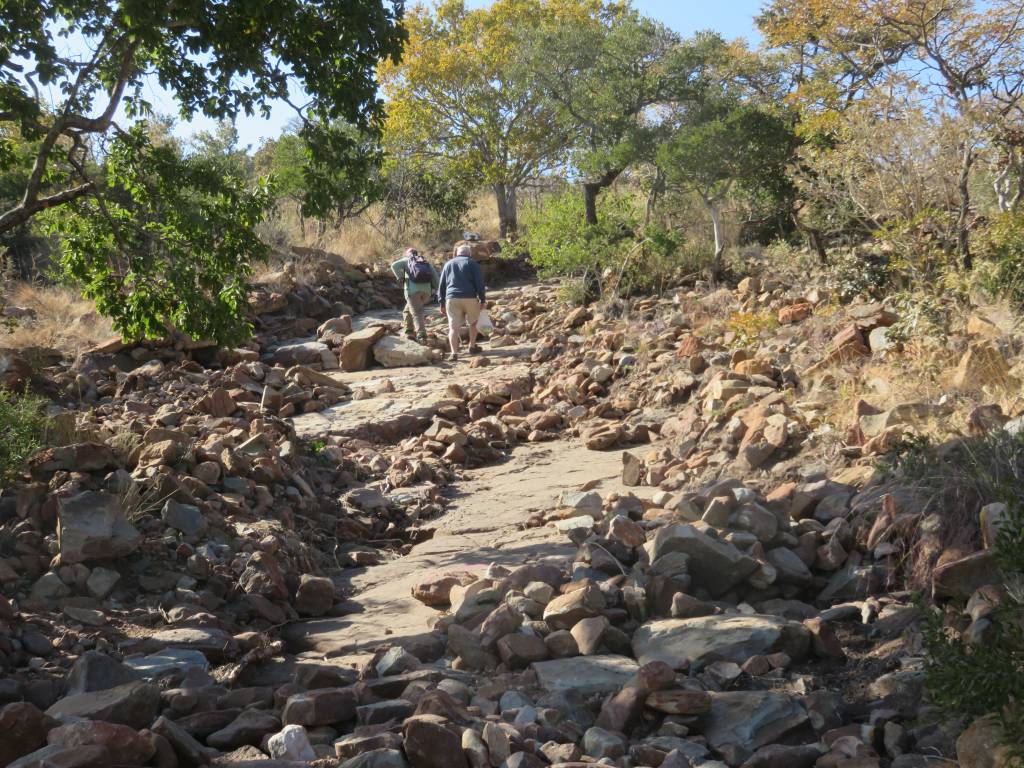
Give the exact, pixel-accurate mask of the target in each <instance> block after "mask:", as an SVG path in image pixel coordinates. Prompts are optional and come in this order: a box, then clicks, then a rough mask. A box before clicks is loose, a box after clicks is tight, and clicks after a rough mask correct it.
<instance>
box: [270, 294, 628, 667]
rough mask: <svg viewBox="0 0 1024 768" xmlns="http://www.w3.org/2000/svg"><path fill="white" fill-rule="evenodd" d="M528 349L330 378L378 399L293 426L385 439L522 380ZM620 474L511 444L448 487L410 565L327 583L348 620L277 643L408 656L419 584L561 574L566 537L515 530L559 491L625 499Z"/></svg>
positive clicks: (406, 560)
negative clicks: (394, 649) (453, 575)
mask: <svg viewBox="0 0 1024 768" xmlns="http://www.w3.org/2000/svg"><path fill="white" fill-rule="evenodd" d="M510 292H511V291H510V289H506V290H502V291H496V292H494V294H493V295H494V299H495V300H496V301H498V302H501V301H502V300H503V299H505V298H507V297H508V296H509V294H510ZM400 321H401V312H399V311H397V310H390V311H389V310H380V311H375V312H370V313H366V314H364V315H360V316H358V317H355V318H353V320H352V327H353V330H356V331H358V330H360V329H362V328H366V327H368V326H370V325H371V324H373V323H379V322H388V323H395V322H400ZM429 321H430V324H431V326H433V328H432V330H434V331H435V333H439V332H440V331H441V330H443V321H441V320H439V318H438V317H437V311H436V309H433V311H432V313H431V315H430V316H429ZM534 350H535V345H534V344H531V343H519V344H511V345H509V346H507V347H501V348H498V349H491V348H486V349H485V352H484V354H483V355H481V356H480V357H464V358H463V359H461V360H459V361H458V362H457V363H455V364H454V365H453V364H450V363H438V364H435V365H432V366H415V367H397V368H388V369H372V370H368V371H357V372H351V373H348V372H331V373H328V375H329V376H330V377H331V378H333V379H335V380H337V381H338V382H340V383H342V384H344V385H345V386H348V387H351V388H353V389H357V388H365V389H367V390H370V391H379V390H381V389H383V390H384V391H383V392H382V393H381V394H378V395H377V396H376V397H373V398H368V399H365V400H350V401H348V402H345V403H341V404H339V405H336V406H333V407H330V408H328V409H326V410H324V411H320V412H317V413H311V414H304V415H301V416H297V417H296V418H295V419H294V420H293V422H294V424H295V431H296V434H297V435H298V436H299V437H301V438H303V439H306V440H311V441H316V440H320V439H324V438H328V437H330V436H339V435H370V436H375V437H378V438H380V437H384V438H388V437H391V438H392V439H393V438H394V436H395V435H397V434H401V433H402V432H403V431H405V430H407V429H408V428H409V424H410V422H411V421H412V420H415V419H429V418H433V417H434V415H435V414H436V411H437V405H438V403H441V402H443V401H445V400H446V399H448V389H449V387H451V386H452V385H456V386H462V387H465V386H481V385H483V386H486V385H488V384H490V383H492V382H495V381H501V380H505V379H509V378H514V377H517V376H523V375H527V374H529V372H530V367H531V363H530V356H531V355H532V354H533V353H534ZM481 359H483V360H485V361H486V362H487V363H488V364H487V365H485V366H479V367H474V366H473V361H479V360H481ZM621 468H622V459H621V457H620V454H619V453H616V452H612V453H594V452H592V451H588V450H587V449H586V448H585V447H584V446H583V445H581V444H580V443H579V441H573V440H558V441H556V442H553V443H543V444H536V443H527V444H524V445H521V446H517V447H516V448H514V449H513V450H512V452H511V456H510V457H509V459H508V460H507V461H504V462H502V463H500V464H497V465H494V466H486V467H481V468H478V469H474V470H470V471H467V472H466V473H464V475H465V476H464V478H463V479H462V480H461V481H459V482H457V483H456V484H454V485H453V486H451V487H450V488H449V489H448V492H447V493H446V496H448V501H449V503H448V506H447V508H446V511H445V514H444V516H443V517H442V518H440V519H438V520H436V521H433V522H431V523H429V524H427V525H426V526H424V527H425V529H426V530H430V531H432V532H433V537H432V538H430V539H429V540H427V541H425V542H423V543H420V544H417V545H415V546H414V547H413V548H412V551H411V552H409V553H408V554H407V555H404V556H399V557H395V558H393V559H391V560H389V561H388V562H386V563H384V564H381V565H378V566H371V567H369V568H367V569H365V570H362V571H360V572H356V573H351V572H345V573H344V574H343V575H341V576H338V577H336V578H335V583H336V584H337V586H338V587H339V590H340V591H341V593H342V594H348V595H349V596H350V601H351V604H352V605H351V607H352V609H353V611H354V612H353V613H352V614H351V615H348V616H345V617H340V618H329V619H317V620H310V621H305V622H298V623H295V624H292V625H291V626H290V627H289V628H288V629H287V630H286V632H285V638H286V640H287V641H288V642H289V645H290V647H291V648H292V649H293V650H295V651H299V652H301V651H308V652H312V653H315V654H316V653H319V654H330V655H337V654H340V653H351V652H355V651H364V650H367V649H372V648H374V647H376V646H378V645H380V644H382V643H395V644H399V645H402V644H404V645H409V646H410V647H411V646H412V644H414V643H415V642H416V641H418V640H419V641H422V639H423V637H424V635H427V634H428V629H429V627H428V622H429V620H430V619H431V618H432V617H436V616H437V611H436V610H434V609H431V608H429V607H427V606H425V605H424V604H423V603H422V602H420V601H418V600H416V599H414V598H413V597H412V591H413V587H414V586H415V585H416V584H417V583H419V582H423V581H429V580H430V578H431V577H432V576H434V577H436V576H437V575H438V574H440V573H444V572H447V571H452V570H472V569H478V570H486V568H487V566H488V565H489V564H491V563H496V564H498V565H502V566H505V567H516V566H519V565H524V564H526V563H537V562H552V563H555V564H557V565H559V566H564V565H565V563H566V562H567V560H568V558H570V557H571V556H572V554H573V551H574V550H573V548H572V546H571V545H570V544H569V542H568V541H567V540H566V539H565V536H564V534H563V533H562V532H561V531H558V530H557V529H553V528H529V529H525V530H524V523H525V522H526V520H527V518H528V517H529V516H530V515H531V514H535V513H544V512H546V511H547V510H550V509H552V508H555V507H556V506H557V505H558V501H559V497H560V496H561V495H562V493H563V492H565V491H567V490H570V491H571V490H572V489H574V488H577V489H578V488H583V487H586V488H587V489H588V490H590V489H593V490H597V491H599V492H604V493H607V492H610V491H613V490H620V489H624V486H622V484H621V478H620V475H621Z"/></svg>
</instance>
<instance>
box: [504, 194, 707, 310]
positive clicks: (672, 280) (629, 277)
mask: <svg viewBox="0 0 1024 768" xmlns="http://www.w3.org/2000/svg"><path fill="white" fill-rule="evenodd" d="M583 213H584V211H583V198H582V197H581V196H580V195H579V194H578V193H577V192H575V191H568V192H562V193H559V194H555V195H551V196H549V197H547V198H545V199H544V200H543V201H542V203H541V204H540V205H539V206H537V207H535V208H532V209H528V210H527V211H525V212H524V215H523V224H524V230H525V232H526V234H525V235H524V236H523V237H522V238H521V239H520V241H519V242H518V243H517V244H516V248H517V249H519V252H523V251H525V252H526V253H527V254H528V255H529V258H530V262H531V263H532V264H533V265H534V267H536V268H537V270H538V272H539V273H540V275H541V276H542V277H552V276H561V277H571V278H578V279H579V280H580V281H581V283H582V285H583V288H584V291H583V293H584V294H587V293H591V294H592V293H593V291H592V289H593V287H595V286H597V287H599V288H600V290H601V292H602V293H604V294H606V295H609V296H619V297H626V296H631V295H636V294H646V293H651V292H655V293H658V292H661V291H664V290H665V289H666V288H668V287H669V286H671V285H673V284H677V283H678V282H679V281H680V280H682V279H685V278H693V277H695V276H697V275H700V274H704V273H707V272H709V271H710V270H711V268H712V267H713V266H714V249H713V248H712V247H711V246H710V245H706V244H701V243H694V242H689V241H687V240H686V239H685V238H684V236H683V235H682V233H681V232H680V231H679V230H678V229H673V228H669V227H666V226H664V225H662V224H659V223H652V224H648V225H647V226H643V227H641V225H640V221H639V218H638V216H637V212H636V207H635V204H634V201H633V200H632V199H631V198H630V197H628V196H626V195H619V194H614V193H607V194H606V195H605V196H604V197H602V198H601V216H600V218H599V220H598V223H597V225H596V226H588V225H587V224H586V222H585V220H584V215H583ZM576 293H578V291H576ZM584 298H586V296H584ZM590 298H594V297H593V296H592V295H591V296H590Z"/></svg>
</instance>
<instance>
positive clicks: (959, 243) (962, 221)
mask: <svg viewBox="0 0 1024 768" xmlns="http://www.w3.org/2000/svg"><path fill="white" fill-rule="evenodd" d="M973 165H974V148H973V147H971V146H969V145H968V144H967V143H966V142H964V144H963V146H962V147H961V158H960V179H959V182H958V184H957V192H958V193H959V195H960V210H959V215H958V216H957V221H956V250H957V254H958V255H959V256H960V265H961V266H962V267H963V268H964V269H965V270H970V269H972V268H973V267H974V257H973V256H972V255H971V241H970V237H969V235H970V218H971V190H970V180H971V167H972V166H973Z"/></svg>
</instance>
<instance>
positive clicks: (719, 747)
mask: <svg viewBox="0 0 1024 768" xmlns="http://www.w3.org/2000/svg"><path fill="white" fill-rule="evenodd" d="M804 727H808V716H807V710H805V709H804V707H803V706H802V705H801V703H800V700H799V698H797V697H796V696H793V695H791V694H788V693H783V692H777V691H736V692H729V693H712V694H711V712H710V713H708V715H707V716H706V721H705V728H704V735H705V737H706V738H707V740H708V745H709V746H710V747H711V748H712V749H714V750H716V751H718V752H722V751H723V750H726V749H730V750H731V751H734V752H739V753H741V754H743V756H744V759H746V758H747V757H749V756H750V755H751V754H753V753H754V752H755V751H756V750H757V749H759V748H761V747H763V746H766V745H768V744H775V743H778V742H780V741H783V740H784V738H785V737H786V736H788V735H789V734H792V733H794V732H796V731H798V730H800V729H802V728H804Z"/></svg>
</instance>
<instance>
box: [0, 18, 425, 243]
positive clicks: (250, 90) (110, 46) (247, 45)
mask: <svg viewBox="0 0 1024 768" xmlns="http://www.w3.org/2000/svg"><path fill="white" fill-rule="evenodd" d="M403 7H404V3H403V2H401V0H393V1H392V0H321V1H320V2H313V1H312V0H254V2H246V3H209V2H206V1H205V0H173V1H171V0H156V1H155V2H154V1H153V0H125V1H123V2H115V0H98V1H97V0H88V2H86V0H42V2H40V1H39V0H31V2H30V1H29V0H7V2H6V3H5V4H4V12H3V20H2V22H0V51H2V52H3V56H2V57H0V121H11V122H14V123H15V124H16V125H17V126H18V127H19V129H20V131H21V133H22V134H23V135H24V136H25V137H26V138H34V139H39V140H40V144H39V149H38V152H37V154H36V158H35V165H34V168H33V171H32V174H31V175H30V177H29V179H28V182H27V184H26V187H25V190H24V194H23V196H22V198H21V200H20V202H19V203H18V204H17V205H16V206H14V207H12V208H10V209H9V210H7V211H5V212H3V213H0V232H5V231H7V230H8V229H9V228H11V227H14V226H17V225H18V224H21V223H23V222H25V221H27V220H28V219H29V218H30V217H31V216H33V215H35V214H36V213H38V212H40V211H42V210H45V209H47V208H51V207H53V206H55V205H59V204H62V203H66V202H68V201H70V200H74V199H77V198H80V197H82V196H84V195H86V194H89V193H91V192H92V191H93V190H94V186H95V185H94V179H92V178H91V177H89V176H88V175H86V174H83V173H81V172H80V170H79V168H78V167H77V166H78V165H81V163H78V162H76V159H77V158H78V157H79V153H81V152H83V151H85V150H86V149H87V146H86V145H87V143H88V141H89V139H90V137H96V136H101V135H103V134H105V133H107V132H108V131H110V130H111V127H112V126H113V118H114V115H115V113H116V112H117V110H118V108H120V107H122V106H124V108H125V109H126V110H127V111H128V112H129V113H130V114H140V113H143V112H145V111H147V109H148V104H147V103H146V101H145V99H144V87H143V86H144V83H145V78H146V76H147V75H152V76H153V77H155V79H156V80H157V81H158V82H159V83H160V84H161V85H162V86H163V87H164V88H167V89H168V90H169V91H171V92H172V93H173V94H174V95H175V96H176V98H177V100H178V103H179V105H180V113H181V115H180V116H181V117H182V118H184V119H189V118H192V117H193V116H195V115H197V114H202V115H205V116H207V117H211V118H214V119H233V118H234V117H236V116H237V115H239V114H242V113H245V114H252V113H254V112H257V111H259V112H262V113H263V114H265V115H267V114H269V111H270V106H269V105H270V102H271V101H273V100H274V99H281V98H285V99H286V98H288V94H289V93H290V91H289V88H291V87H295V88H299V89H301V90H302V91H304V92H305V93H306V94H307V95H308V99H307V102H306V103H305V105H303V106H302V107H301V108H300V109H299V110H298V112H299V115H300V117H301V119H302V121H303V134H304V138H306V139H307V140H308V142H309V145H310V150H311V154H312V159H313V162H314V164H315V165H317V166H329V165H331V164H332V163H334V162H335V161H337V160H338V159H339V155H338V154H337V151H338V150H339V149H342V150H346V149H348V148H349V144H350V143H351V138H350V137H338V136H336V135H335V134H336V133H338V132H339V131H338V129H337V128H336V124H337V122H338V121H344V122H346V123H351V124H353V125H357V126H359V127H361V128H362V127H367V126H370V125H372V124H373V123H374V121H376V120H377V119H378V118H379V117H380V116H381V113H382V104H381V102H380V100H379V98H378V95H377V83H376V77H375V69H376V66H377V64H378V63H379V62H380V61H381V60H382V59H390V60H397V59H398V56H399V54H400V51H401V47H402V43H403V41H404V39H405V32H404V30H403V29H402V28H401V26H400V25H399V23H398V22H399V20H400V17H401V14H402V11H403ZM72 36H74V37H76V38H79V39H81V40H83V41H84V42H85V44H86V46H87V47H88V49H89V51H88V54H87V55H85V56H83V57H81V58H78V59H75V58H68V57H66V56H64V55H63V54H62V50H61V49H62V48H63V47H64V45H63V44H61V43H59V39H60V38H62V37H72ZM40 86H42V87H49V88H50V89H51V92H57V93H60V94H61V101H60V103H59V104H57V105H56V107H55V109H53V111H52V113H50V112H44V110H43V106H42V104H41V103H40V100H39V98H38V95H37V94H38V93H39V88H40ZM3 154H4V153H2V152H0V157H2V156H3ZM342 154H344V153H342ZM54 164H57V165H65V166H66V167H67V168H68V169H69V175H70V176H72V177H74V178H73V179H72V181H71V182H70V183H68V184H66V185H63V184H62V185H58V188H55V189H52V190H51V191H49V192H44V190H45V189H46V187H47V181H48V174H49V173H50V172H51V170H52V167H51V166H52V165H54ZM325 202H329V201H325V200H322V199H321V200H319V203H321V204H323V203H325Z"/></svg>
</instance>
